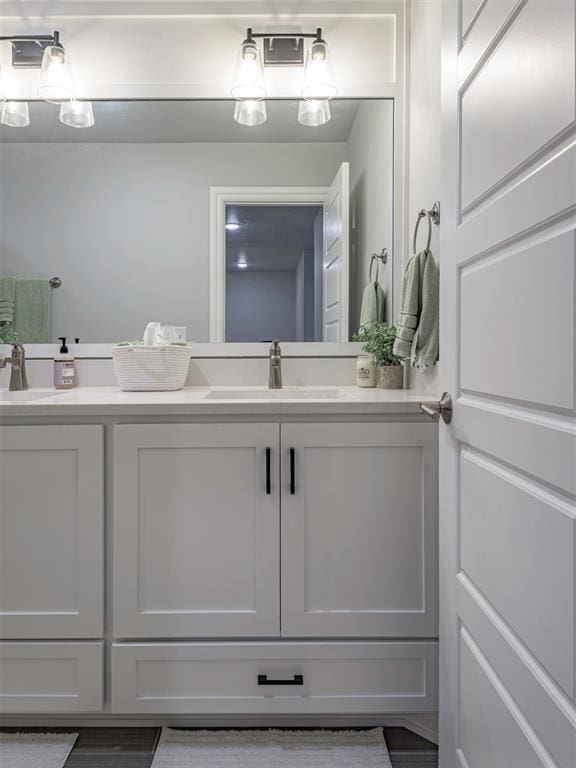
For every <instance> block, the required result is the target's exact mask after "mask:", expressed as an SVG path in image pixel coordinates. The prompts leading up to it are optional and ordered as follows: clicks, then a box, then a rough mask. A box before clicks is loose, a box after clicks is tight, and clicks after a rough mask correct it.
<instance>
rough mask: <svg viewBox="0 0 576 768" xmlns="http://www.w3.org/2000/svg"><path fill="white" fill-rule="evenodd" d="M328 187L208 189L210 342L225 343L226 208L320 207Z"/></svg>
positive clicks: (324, 199) (328, 189)
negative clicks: (246, 206)
mask: <svg viewBox="0 0 576 768" xmlns="http://www.w3.org/2000/svg"><path fill="white" fill-rule="evenodd" d="M329 191H330V188H329V187H210V341H211V342H224V341H226V237H225V233H226V230H225V228H224V224H225V223H226V206H227V205H324V203H325V201H326V197H327V195H328V193H329Z"/></svg>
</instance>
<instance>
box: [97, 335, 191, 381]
mask: <svg viewBox="0 0 576 768" xmlns="http://www.w3.org/2000/svg"><path fill="white" fill-rule="evenodd" d="M112 359H113V361H114V373H115V374H116V380H117V381H118V386H119V387H120V389H122V390H124V391H125V392H153V391H161V390H162V391H167V390H173V389H182V387H183V386H184V382H185V381H186V376H187V375H188V368H189V366H190V349H189V347H185V346H179V345H176V344H166V345H162V346H154V347H149V346H145V345H143V344H142V345H134V346H116V347H112Z"/></svg>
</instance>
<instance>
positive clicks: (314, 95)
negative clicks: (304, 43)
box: [302, 29, 338, 99]
mask: <svg viewBox="0 0 576 768" xmlns="http://www.w3.org/2000/svg"><path fill="white" fill-rule="evenodd" d="M337 93H338V88H337V87H336V78H335V77H334V71H333V69H332V62H331V61H330V54H329V51H328V46H327V44H326V41H325V40H323V39H322V30H320V29H319V30H318V34H317V35H316V39H315V40H314V42H313V43H312V45H311V46H310V49H309V51H308V53H307V54H306V67H305V68H304V87H303V88H302V98H304V99H333V98H334V96H336V94H337Z"/></svg>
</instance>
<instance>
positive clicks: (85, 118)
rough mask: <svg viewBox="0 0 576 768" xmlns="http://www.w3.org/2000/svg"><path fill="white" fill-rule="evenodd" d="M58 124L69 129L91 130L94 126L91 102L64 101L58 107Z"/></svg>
mask: <svg viewBox="0 0 576 768" xmlns="http://www.w3.org/2000/svg"><path fill="white" fill-rule="evenodd" d="M60 122H61V123H64V125H69V126H70V127H71V128H91V127H92V126H93V125H94V110H93V109H92V102H91V101H77V100H76V99H73V100H72V101H65V102H64V103H63V104H62V105H61V106H60Z"/></svg>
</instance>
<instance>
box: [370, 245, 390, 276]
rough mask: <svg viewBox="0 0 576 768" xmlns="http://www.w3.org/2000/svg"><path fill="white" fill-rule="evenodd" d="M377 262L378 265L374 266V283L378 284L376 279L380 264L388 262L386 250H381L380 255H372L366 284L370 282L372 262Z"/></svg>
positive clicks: (378, 274)
mask: <svg viewBox="0 0 576 768" xmlns="http://www.w3.org/2000/svg"><path fill="white" fill-rule="evenodd" d="M375 261H377V262H378V264H377V265H376V282H378V279H379V277H380V264H381V263H382V264H386V262H387V261H388V248H382V250H381V251H380V253H373V254H372V256H371V257H370V269H369V270H368V282H370V283H371V282H372V267H373V266H374V262H375Z"/></svg>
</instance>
